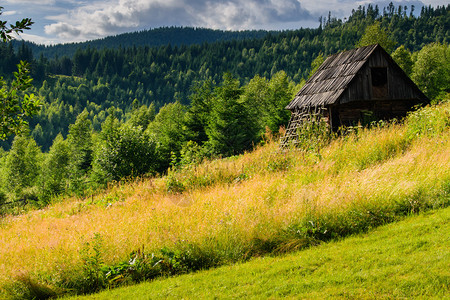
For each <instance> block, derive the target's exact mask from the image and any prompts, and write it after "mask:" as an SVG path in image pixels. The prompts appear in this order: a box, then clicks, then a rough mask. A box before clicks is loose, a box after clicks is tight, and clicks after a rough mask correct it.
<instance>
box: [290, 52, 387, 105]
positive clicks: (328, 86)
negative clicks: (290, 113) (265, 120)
mask: <svg viewBox="0 0 450 300" xmlns="http://www.w3.org/2000/svg"><path fill="white" fill-rule="evenodd" d="M378 47H379V48H381V46H379V45H370V46H366V47H361V48H357V49H353V50H349V51H345V52H341V53H337V54H334V55H331V56H329V57H327V59H326V60H325V61H324V62H323V64H322V65H321V66H320V67H319V68H318V69H317V71H316V72H315V73H314V74H313V75H312V76H311V78H309V79H308V81H306V83H305V85H304V86H303V87H302V89H301V90H300V91H299V92H298V93H297V94H296V96H295V98H294V99H293V100H292V101H291V103H289V105H288V106H286V109H290V110H292V109H294V108H296V107H298V108H301V107H307V106H324V105H329V104H333V103H335V102H336V101H337V100H338V99H339V97H340V96H341V95H342V93H343V92H344V91H345V89H346V88H347V87H348V86H349V84H350V82H351V81H352V79H353V78H354V77H355V75H356V74H357V73H358V71H359V70H360V69H361V68H362V67H363V65H364V64H365V63H366V62H367V60H368V58H369V57H370V55H371V54H372V53H373V52H374V51H375V50H376V49H377V48H378ZM381 49H382V48H381Z"/></svg>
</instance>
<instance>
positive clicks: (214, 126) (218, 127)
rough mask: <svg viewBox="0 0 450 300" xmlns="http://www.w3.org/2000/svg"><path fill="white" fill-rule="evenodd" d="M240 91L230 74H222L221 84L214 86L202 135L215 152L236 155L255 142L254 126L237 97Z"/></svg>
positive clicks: (255, 129) (255, 130)
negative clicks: (211, 103) (206, 136)
mask: <svg viewBox="0 0 450 300" xmlns="http://www.w3.org/2000/svg"><path fill="white" fill-rule="evenodd" d="M242 92H243V89H242V88H241V87H240V83H239V80H237V79H235V78H233V76H232V75H231V74H230V73H225V74H224V75H223V81H222V83H221V85H220V86H218V87H216V88H215V89H214V93H215V98H214V103H213V105H212V111H211V118H210V120H209V124H208V127H207V128H206V134H207V135H208V138H209V141H208V143H209V146H210V147H211V148H212V150H213V152H214V153H216V154H222V155H225V156H230V155H235V154H239V153H242V152H243V151H244V150H248V149H250V148H251V147H252V146H253V144H254V143H255V142H256V141H257V132H258V127H257V124H255V121H254V119H253V118H252V117H251V114H250V112H249V111H248V109H246V107H245V105H244V103H243V102H242V100H241V99H240V98H241V94H242Z"/></svg>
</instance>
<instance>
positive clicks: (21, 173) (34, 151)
mask: <svg viewBox="0 0 450 300" xmlns="http://www.w3.org/2000/svg"><path fill="white" fill-rule="evenodd" d="M298 88H299V87H298V86H295V85H294V83H293V82H292V81H291V80H289V78H288V76H287V75H286V73H285V72H282V71H281V72H278V73H276V74H274V76H273V77H272V78H271V79H270V80H269V79H266V78H264V77H259V76H256V77H254V78H253V79H252V80H251V81H250V82H249V83H248V84H247V85H245V86H242V85H241V84H240V82H239V80H238V79H236V78H235V77H233V76H232V75H231V74H230V73H225V74H224V75H223V78H222V79H221V81H220V82H219V83H215V82H214V81H213V80H211V79H207V80H205V81H202V82H197V83H196V84H195V85H194V87H193V89H192V93H191V95H190V99H191V104H190V105H189V106H185V105H183V104H181V103H180V102H174V103H168V104H165V105H164V106H163V107H162V108H161V109H160V110H159V112H158V113H155V107H154V105H153V104H151V105H150V106H147V105H139V104H138V103H137V102H136V101H135V102H134V103H133V108H132V109H131V111H130V112H128V113H126V114H125V115H121V112H120V111H118V110H116V109H114V108H110V109H109V111H108V116H107V117H106V118H105V120H104V121H103V122H102V124H101V130H99V131H94V127H93V124H92V122H91V120H90V119H89V112H88V110H87V109H85V110H83V112H82V113H81V114H79V115H78V116H77V118H76V120H75V122H74V123H73V124H71V125H70V126H69V130H68V134H67V138H64V137H63V135H62V134H58V135H57V136H56V138H55V139H54V141H53V143H52V145H51V147H50V150H49V151H48V152H47V153H42V151H41V148H40V147H39V146H38V144H37V143H36V141H35V139H34V138H33V137H32V135H30V134H23V135H20V136H16V137H15V138H14V140H13V142H12V147H11V150H10V151H9V152H2V153H1V155H0V165H1V173H0V175H1V176H0V202H15V201H19V200H23V201H28V202H32V203H36V204H38V205H39V204H41V205H45V204H47V203H48V201H50V200H51V199H52V197H54V196H57V195H61V194H65V195H73V194H77V195H80V194H85V193H87V192H88V191H89V190H95V189H96V188H98V187H102V186H104V185H105V184H106V183H108V182H110V181H114V180H121V179H124V178H129V177H135V176H141V175H144V174H157V173H163V172H165V171H166V170H167V168H168V167H170V166H173V167H178V166H185V165H189V164H196V163H199V162H201V161H202V160H203V159H204V158H206V157H207V158H210V157H217V156H230V155H235V154H239V153H242V152H243V151H245V150H249V149H251V148H252V147H253V146H254V145H256V144H257V143H259V142H260V141H261V139H262V138H263V136H264V134H265V133H266V132H267V131H277V130H278V129H279V128H280V126H282V125H285V124H286V123H287V122H288V120H289V117H290V114H289V112H288V111H286V110H284V109H283V107H284V106H286V105H287V103H289V101H290V100H291V98H292V96H293V94H294V93H295V92H296V90H297V89H298Z"/></svg>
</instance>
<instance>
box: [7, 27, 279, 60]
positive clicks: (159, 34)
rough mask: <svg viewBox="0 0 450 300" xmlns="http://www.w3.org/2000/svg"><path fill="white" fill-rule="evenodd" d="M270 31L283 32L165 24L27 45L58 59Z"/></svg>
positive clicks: (259, 35)
mask: <svg viewBox="0 0 450 300" xmlns="http://www.w3.org/2000/svg"><path fill="white" fill-rule="evenodd" d="M269 33H272V34H278V33H280V32H279V31H266V30H243V31H224V30H217V29H216V30H215V29H208V28H193V27H161V28H154V29H149V30H141V31H137V32H130V33H122V34H118V35H115V36H108V37H105V38H102V39H97V40H92V41H87V42H80V43H68V44H57V45H49V46H45V45H37V44H34V43H31V42H25V45H26V46H27V47H29V48H31V50H32V51H33V54H34V56H35V57H39V56H40V55H41V54H42V55H43V56H44V57H46V58H54V57H62V56H68V57H72V56H73V55H74V54H75V52H76V51H77V50H78V49H87V48H93V49H97V50H101V49H104V48H109V49H117V48H119V47H122V48H128V47H141V46H142V47H158V46H165V45H169V44H170V45H172V46H181V45H185V46H189V45H194V44H196V45H201V44H203V43H214V42H221V41H231V40H245V39H254V38H262V37H264V36H266V35H267V34H269ZM20 44H21V42H15V43H13V45H14V46H15V48H18V47H19V46H20Z"/></svg>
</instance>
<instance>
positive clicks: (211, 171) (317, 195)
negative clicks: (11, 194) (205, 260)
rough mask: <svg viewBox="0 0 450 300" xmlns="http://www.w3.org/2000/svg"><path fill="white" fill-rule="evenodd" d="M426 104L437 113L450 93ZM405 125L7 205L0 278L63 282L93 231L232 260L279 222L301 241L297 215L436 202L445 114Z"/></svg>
mask: <svg viewBox="0 0 450 300" xmlns="http://www.w3.org/2000/svg"><path fill="white" fill-rule="evenodd" d="M434 109H435V110H440V111H443V115H444V117H445V114H448V112H449V111H450V105H449V104H445V105H441V106H439V107H437V108H434ZM449 120H450V117H449ZM408 130H409V129H408V126H402V125H391V126H387V127H383V128H376V129H372V130H363V131H361V132H360V133H359V134H358V135H352V136H347V137H342V138H339V139H336V140H334V141H333V142H332V143H331V144H330V145H329V146H327V147H326V148H325V149H323V150H322V153H321V157H318V156H317V155H315V154H314V153H305V152H301V151H295V150H292V151H287V152H280V151H279V149H278V144H277V143H276V142H275V141H269V142H268V143H267V144H266V145H264V146H261V147H259V148H257V149H256V150H255V151H253V152H251V153H246V154H244V155H241V156H239V157H233V158H228V159H222V160H215V161H209V162H204V163H203V164H201V165H200V166H196V167H190V168H186V169H183V170H178V171H171V173H170V174H169V175H168V176H169V177H170V176H171V180H178V181H179V182H180V184H182V185H183V190H184V192H182V193H170V192H168V191H167V184H168V177H165V178H158V179H155V178H154V179H140V180H136V181H133V182H128V183H122V184H116V185H113V186H111V187H110V188H109V189H108V190H107V191H105V193H102V194H99V195H96V196H93V197H92V198H88V199H74V198H72V199H66V200H65V201H63V202H59V203H54V204H52V205H51V206H49V207H47V208H45V209H41V210H37V211H31V212H28V213H26V214H24V215H20V216H6V217H4V218H2V219H1V220H0V285H1V286H6V285H8V284H10V283H11V281H14V280H15V278H19V277H20V276H24V275H26V276H28V277H30V278H34V279H35V280H38V281H40V282H45V283H46V284H49V285H52V284H55V285H57V284H60V282H61V281H64V280H67V278H70V277H71V276H72V274H76V273H79V272H80V270H81V268H82V264H83V262H82V257H81V256H82V254H81V253H82V249H83V247H85V245H86V243H88V242H91V241H92V239H93V237H94V236H95V235H96V234H98V235H100V236H101V237H102V241H103V242H102V253H101V256H102V260H103V262H104V263H105V264H107V265H113V264H116V263H118V262H121V261H126V260H127V259H128V258H129V255H130V253H132V252H133V251H136V250H138V249H145V251H148V252H157V251H159V250H160V249H162V248H164V247H167V248H177V247H180V245H183V244H192V245H197V246H198V247H200V248H201V249H204V251H210V252H214V253H216V254H217V255H222V261H223V262H226V261H230V262H231V261H236V260H239V259H244V258H245V257H246V256H247V255H251V253H249V252H251V251H252V245H254V243H255V241H263V242H264V241H279V240H280V236H282V235H283V234H284V235H289V234H290V237H289V239H286V240H284V241H283V245H280V247H281V246H283V247H286V249H295V248H296V247H299V246H301V235H298V239H296V235H295V234H296V233H295V230H296V229H295V228H300V227H298V226H299V224H304V223H308V222H309V224H311V228H310V229H311V230H319V231H321V230H323V231H324V232H323V234H326V233H325V231H327V230H332V229H333V228H332V223H333V222H334V221H333V220H334V219H338V218H346V217H348V216H352V214H364V213H366V212H367V215H369V214H370V213H373V212H376V210H377V209H382V208H389V207H394V209H393V210H392V212H391V213H392V214H394V213H395V210H398V208H395V207H397V206H399V205H400V206H401V205H405V203H409V204H408V208H407V212H408V213H409V212H414V210H415V209H419V208H420V206H421V204H420V203H421V202H427V203H426V205H427V206H431V207H432V206H433V205H436V206H439V205H442V201H441V202H440V203H437V202H438V201H437V200H436V199H435V196H436V195H442V194H445V193H450V131H449V125H446V126H444V127H443V129H442V130H441V132H440V133H439V134H433V135H429V134H426V132H425V133H424V134H420V133H417V132H416V133H415V134H414V136H412V137H411V134H410V131H408ZM433 201H434V202H433ZM445 201H447V202H446V203H447V204H448V201H449V199H448V198H447V200H445ZM435 202H436V203H435ZM447 204H444V205H447ZM386 212H387V213H390V211H389V210H386ZM333 218H334V219H333ZM361 218H362V217H361ZM355 220H358V218H353V217H348V220H341V221H339V222H341V223H342V224H344V223H345V226H347V227H349V228H350V227H352V226H356V227H357V226H359V225H358V224H356V223H355V222H356V221H355ZM302 222H303V223H302ZM317 222H319V223H320V222H321V224H317ZM330 224H331V225H330ZM296 226H297V227H296ZM327 226H328V227H327ZM324 228H325V230H324ZM327 228H328V229H327ZM319 234H322V232H319ZM331 237H332V236H331ZM281 248H282V247H281ZM281 248H279V249H281Z"/></svg>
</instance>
